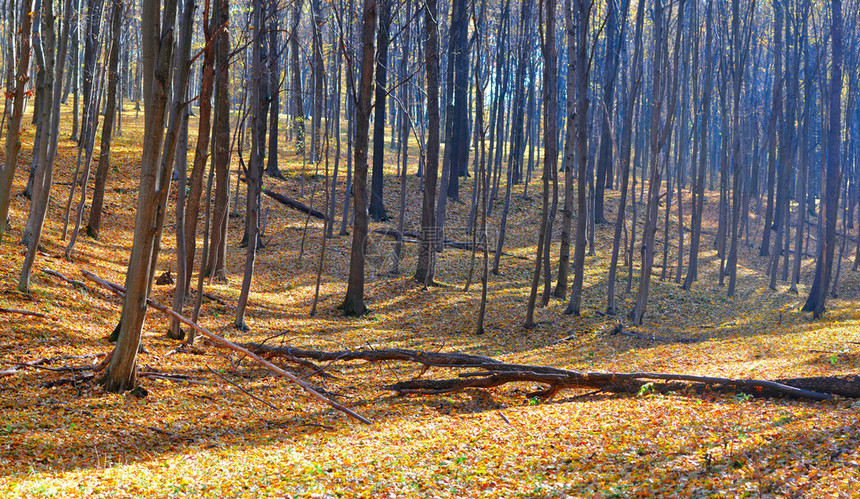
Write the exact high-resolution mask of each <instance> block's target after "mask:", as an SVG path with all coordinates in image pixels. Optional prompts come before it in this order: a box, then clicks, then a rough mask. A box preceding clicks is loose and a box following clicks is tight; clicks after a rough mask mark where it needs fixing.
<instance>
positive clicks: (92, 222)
mask: <svg viewBox="0 0 860 499" xmlns="http://www.w3.org/2000/svg"><path fill="white" fill-rule="evenodd" d="M122 13H123V3H122V2H121V1H118V0H114V2H113V8H112V12H111V32H112V33H113V40H112V42H111V49H110V54H109V56H108V84H107V85H108V87H107V110H106V112H105V119H104V123H102V137H101V144H100V146H99V164H98V167H97V168H96V181H95V185H94V186H93V200H92V206H91V208H90V217H89V222H88V223H87V235H88V236H90V237H92V238H93V239H98V238H99V229H100V228H101V217H102V209H103V206H104V195H105V185H106V184H107V174H108V167H109V166H110V149H111V138H112V136H111V133H112V130H113V125H114V117H115V116H116V101H117V92H116V90H117V84H116V83H117V63H118V61H119V39H120V38H119V36H120V32H119V29H120V26H121V23H122ZM82 190H83V191H84V192H86V186H84V187H83V189H82ZM82 199H83V197H82ZM76 237H77V230H75V231H74V232H73V233H72V240H74V239H75V238H76ZM73 244H74V243H70V244H69V246H70V247H71V246H73Z"/></svg>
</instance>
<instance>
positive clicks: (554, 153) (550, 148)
mask: <svg viewBox="0 0 860 499" xmlns="http://www.w3.org/2000/svg"><path fill="white" fill-rule="evenodd" d="M544 17H545V20H546V21H545V27H544V29H545V32H546V34H545V38H544V43H543V44H542V46H541V52H543V60H544V77H543V86H544V90H543V94H544V102H545V104H544V123H545V124H546V125H545V128H544V144H545V149H546V152H545V153H544V159H543V208H542V211H541V226H540V232H539V233H538V244H537V253H536V255H535V270H534V274H533V276H532V287H531V293H530V294H529V301H528V306H527V308H526V322H525V328H526V329H532V328H534V327H535V321H534V314H535V303H536V301H537V290H538V284H539V283H540V276H541V267H542V266H545V262H544V260H545V255H544V247H545V246H546V245H548V244H550V239H551V236H552V235H551V233H550V226H549V211H550V207H549V181H550V178H551V177H552V175H553V173H554V171H553V170H555V168H556V163H557V159H558V120H557V119H556V117H557V116H558V83H557V80H558V57H557V56H556V45H555V5H548V6H547V8H546V12H545V13H544ZM557 192H558V191H557V190H556V193H557ZM548 291H549V290H548V289H547V292H546V293H545V294H546V295H547V296H548V294H549V293H548Z"/></svg>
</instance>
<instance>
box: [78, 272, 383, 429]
mask: <svg viewBox="0 0 860 499" xmlns="http://www.w3.org/2000/svg"><path fill="white" fill-rule="evenodd" d="M81 273H83V275H84V277H86V278H87V279H89V280H91V281H93V282H95V283H97V284H99V285H101V286H103V287H105V288H107V289H109V290H111V291H112V292H113V293H115V294H117V295H119V296H125V288H123V287H122V286H120V285H119V284H114V283H112V282H109V281H105V280H104V279H101V278H100V277H98V276H97V275H95V274H93V273H91V272H87V271H86V270H82V271H81ZM146 303H147V304H148V305H149V306H151V307H152V308H154V309H156V310H158V311H161V312H164V313H165V314H167V315H169V316H171V317H173V318H174V319H176V320H178V321H179V322H181V323H183V324H185V325H186V326H188V327H191V328H194V329H195V330H196V331H197V332H199V333H200V334H202V335H203V336H205V337H207V338H209V339H210V340H212V341H214V342H215V343H218V344H220V345H223V346H225V347H227V348H229V349H230V350H233V351H235V352H238V353H241V354H243V355H246V356H247V357H248V358H250V359H251V360H253V361H255V362H257V363H258V364H261V365H262V366H264V367H266V368H267V369H269V370H270V371H272V372H275V373H277V374H280V375H281V376H283V377H285V378H287V379H288V380H290V381H291V382H293V383H295V384H297V385H299V386H300V387H301V388H302V389H303V390H304V391H305V392H307V393H308V394H309V395H310V396H311V397H313V398H315V399H317V400H319V401H320V402H324V403H326V404H328V405H329V406H331V407H333V408H334V409H337V410H338V411H341V412H343V413H344V414H347V415H348V416H350V417H352V418H354V419H356V420H358V421H361V422H362V423H364V424H373V423H371V422H370V420H369V419H367V418H365V417H364V416H361V415H359V414H358V413H356V412H354V411H352V410H351V409H349V408H347V407H344V406H343V405H341V404H339V403H337V402H335V401H334V400H331V399H330V398H328V397H326V396H324V395H322V394H321V393H319V392H317V391H316V390H314V388H313V387H312V386H310V385H309V384H307V383H305V382H304V381H302V380H300V379H299V378H297V377H296V376H295V375H293V374H290V373H288V372H287V371H284V370H283V369H281V368H280V367H278V366H276V365H274V364H272V363H271V362H269V361H267V360H264V359H262V358H260V357H259V356H258V355H256V354H254V353H252V352H250V351H248V350H247V349H245V348H243V347H241V346H239V345H237V344H235V343H233V342H232V341H230V340H227V339H225V338H222V337H221V336H218V335H217V334H215V333H212V332H210V331H209V330H208V329H206V328H204V327H202V326H200V325H198V324H197V323H195V322H193V321H191V320H189V319H187V318H185V317H183V316H181V315H179V314H177V313H176V312H174V311H173V310H171V309H169V308H167V307H165V306H163V305H161V304H159V303H156V302H155V301H153V300H151V299H149V298H147V300H146Z"/></svg>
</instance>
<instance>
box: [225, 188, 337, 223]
mask: <svg viewBox="0 0 860 499" xmlns="http://www.w3.org/2000/svg"><path fill="white" fill-rule="evenodd" d="M241 180H242V182H247V181H246V180H245V179H244V178H242V179H241ZM262 193H263V194H265V195H267V196H269V197H270V198H272V199H274V200H275V201H277V202H279V203H281V204H282V205H284V206H287V207H289V208H292V209H294V210H298V211H300V212H302V213H307V214H308V215H310V216H312V217H314V218H318V219H320V220H324V221H325V220H328V217H326V215H325V213H323V212H321V211H319V210H317V209H315V208H311V207H310V206H308V205H306V204H304V203H302V202H300V201H296V200H295V199H293V198H290V197H287V196H284V195H283V194H281V193H278V192H275V191H273V190H270V189H263V190H262Z"/></svg>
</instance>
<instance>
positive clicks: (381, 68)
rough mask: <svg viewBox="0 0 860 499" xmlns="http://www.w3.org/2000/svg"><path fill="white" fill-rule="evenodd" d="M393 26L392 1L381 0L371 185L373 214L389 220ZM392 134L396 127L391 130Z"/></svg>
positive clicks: (371, 211) (377, 38) (373, 216)
mask: <svg viewBox="0 0 860 499" xmlns="http://www.w3.org/2000/svg"><path fill="white" fill-rule="evenodd" d="M390 26H391V2H390V0H380V1H379V30H378V31H377V35H376V42H377V50H376V96H375V101H376V104H375V106H374V113H375V115H374V118H373V172H372V179H371V186H370V207H369V213H370V216H371V217H372V218H373V219H374V220H376V221H377V222H378V221H380V220H387V219H388V216H387V215H386V213H385V205H384V204H383V202H382V196H383V191H384V187H385V186H384V181H385V164H384V162H383V161H384V159H385V101H386V100H387V97H388V96H387V92H386V84H387V81H388V31H389V29H390ZM391 133H392V135H393V134H394V130H392V131H391Z"/></svg>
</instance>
